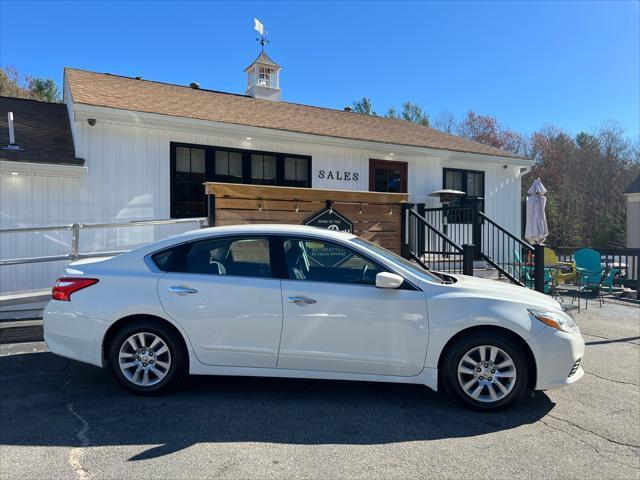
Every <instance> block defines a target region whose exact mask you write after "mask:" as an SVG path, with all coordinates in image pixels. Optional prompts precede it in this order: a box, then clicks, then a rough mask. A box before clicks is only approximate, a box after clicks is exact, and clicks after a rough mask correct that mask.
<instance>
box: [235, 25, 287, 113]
mask: <svg viewBox="0 0 640 480" xmlns="http://www.w3.org/2000/svg"><path fill="white" fill-rule="evenodd" d="M255 24H256V26H255V29H256V30H257V31H258V33H260V38H259V39H258V41H259V42H260V46H261V51H260V55H258V58H256V59H255V60H254V61H253V63H252V64H251V65H249V66H248V67H247V68H245V70H244V71H245V72H246V73H247V91H246V94H247V95H249V96H251V97H253V98H262V99H264V100H273V101H276V102H277V101H280V70H282V68H281V67H280V65H278V64H277V63H276V62H274V61H273V60H271V58H269V55H267V52H265V51H264V46H265V44H266V43H268V40H267V39H266V32H265V30H264V26H263V25H262V23H260V21H259V20H257V19H255Z"/></svg>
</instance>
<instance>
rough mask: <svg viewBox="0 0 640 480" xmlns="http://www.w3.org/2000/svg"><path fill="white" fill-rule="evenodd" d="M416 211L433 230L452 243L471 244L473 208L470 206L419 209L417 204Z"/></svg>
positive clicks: (419, 206)
mask: <svg viewBox="0 0 640 480" xmlns="http://www.w3.org/2000/svg"><path fill="white" fill-rule="evenodd" d="M417 210H418V213H421V214H422V216H423V217H424V218H425V220H426V221H427V222H428V223H429V224H430V225H432V226H433V228H435V229H436V230H438V231H439V232H442V233H443V234H444V235H445V236H446V237H448V238H449V239H450V240H451V241H453V242H454V243H457V244H458V245H467V244H473V220H474V208H473V207H472V206H464V207H440V208H423V209H421V205H420V204H419V205H417Z"/></svg>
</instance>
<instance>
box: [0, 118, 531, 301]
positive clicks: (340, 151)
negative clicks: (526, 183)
mask: <svg viewBox="0 0 640 480" xmlns="http://www.w3.org/2000/svg"><path fill="white" fill-rule="evenodd" d="M73 131H74V140H75V143H76V149H77V152H76V155H77V156H78V157H80V158H84V159H85V161H86V166H87V168H88V173H87V175H86V176H85V177H83V178H80V179H65V178H53V177H36V176H26V175H19V176H12V175H1V176H0V228H15V227H28V226H46V225H64V224H71V223H96V222H116V221H131V220H144V219H165V218H169V209H170V204H169V191H170V190H169V164H170V161H169V158H170V157H169V156H170V149H169V144H170V142H172V141H174V142H184V143H192V144H202V145H213V146H222V147H233V148H243V149H249V148H251V149H256V150H263V151H272V152H281V153H291V154H302V155H309V156H311V157H312V185H313V186H314V187H316V188H329V189H348V190H368V186H369V159H370V158H376V159H383V160H396V161H405V162H408V188H409V193H410V201H412V202H427V204H428V206H436V205H437V201H436V200H435V199H433V198H430V197H429V196H428V195H429V193H431V192H432V191H434V190H437V189H440V188H442V168H443V167H455V168H468V169H473V170H484V171H485V172H486V174H485V192H486V201H485V208H486V211H487V214H488V215H489V216H490V217H492V218H493V219H495V220H496V221H497V222H498V223H500V224H501V225H503V226H505V227H506V228H508V229H509V230H511V231H512V232H514V233H515V234H519V231H520V180H519V176H518V172H519V167H515V166H510V167H508V168H506V169H505V168H503V167H502V165H497V164H487V163H485V162H468V161H467V162H460V161H456V160H455V159H453V160H441V159H439V158H432V157H429V156H403V155H402V154H398V153H396V155H395V156H393V157H390V156H389V155H388V154H387V153H386V152H385V153H381V152H380V151H374V150H366V149H357V148H342V147H333V146H331V147H330V146H322V145H319V144H312V143H300V142H294V141H288V142H285V141H278V142H276V141H251V142H249V141H246V140H244V139H242V138H232V137H229V136H223V135H221V134H219V133H217V132H216V131H214V129H212V130H211V133H210V134H200V133H185V132H180V131H171V130H168V129H160V128H147V127H142V126H135V125H118V124H109V123H107V122H104V121H101V120H100V119H98V122H97V123H96V125H95V126H93V127H91V126H89V125H88V124H87V122H86V121H80V120H76V121H75V122H74V125H73ZM320 170H325V172H328V171H329V170H331V171H334V172H335V171H341V172H344V171H348V172H351V173H353V172H357V173H358V180H357V181H353V180H352V181H339V180H335V179H334V180H330V179H328V178H326V175H325V179H324V180H321V179H319V178H318V175H319V171H320ZM195 226H196V225H195V224H194V225H193V226H185V225H182V226H172V227H166V226H164V227H145V228H143V229H139V228H135V229H134V228H129V229H124V228H122V229H118V230H116V231H107V230H93V231H89V230H84V231H82V234H81V251H92V250H93V251H95V250H100V249H104V250H115V249H119V248H123V247H126V246H131V245H134V244H140V243H145V242H149V241H152V240H154V239H156V238H159V237H163V236H167V235H168V234H170V233H178V232H179V231H184V230H188V229H191V228H195ZM69 246H70V234H69V232H68V231H62V232H45V233H41V234H36V235H34V234H27V235H25V234H20V235H18V234H15V235H14V234H9V235H2V238H0V257H1V258H4V259H6V258H20V257H29V256H41V255H54V254H62V253H67V252H68V251H69ZM62 266H63V262H58V263H55V264H51V263H50V264H38V265H28V266H24V265H23V266H15V267H1V268H0V291H2V292H7V291H20V290H28V289H32V288H43V287H47V286H49V285H51V282H52V281H53V279H55V277H56V275H58V274H59V273H60V271H61V270H62Z"/></svg>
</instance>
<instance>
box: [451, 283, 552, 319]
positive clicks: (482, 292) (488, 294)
mask: <svg viewBox="0 0 640 480" xmlns="http://www.w3.org/2000/svg"><path fill="white" fill-rule="evenodd" d="M451 276H452V277H455V279H456V280H457V281H456V283H453V284H451V285H449V286H450V287H451V288H453V289H456V290H460V291H465V292H467V293H470V294H473V295H474V296H478V297H483V298H494V299H497V300H508V301H510V302H519V303H522V304H526V305H530V306H532V307H536V308H553V309H556V310H557V309H561V308H562V306H561V305H560V303H558V302H557V301H556V300H554V299H553V298H552V297H550V296H549V295H545V294H543V293H540V292H536V291H535V290H531V289H530V288H525V287H520V286H518V285H513V284H510V283H507V282H501V281H497V280H489V279H486V278H478V277H469V276H466V275H451Z"/></svg>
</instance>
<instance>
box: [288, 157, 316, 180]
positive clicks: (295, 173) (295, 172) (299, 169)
mask: <svg viewBox="0 0 640 480" xmlns="http://www.w3.org/2000/svg"><path fill="white" fill-rule="evenodd" d="M310 163H311V162H310V161H309V160H308V159H307V158H303V157H284V185H285V186H287V187H307V186H309V176H310V175H311V172H310V168H311V165H310Z"/></svg>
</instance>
